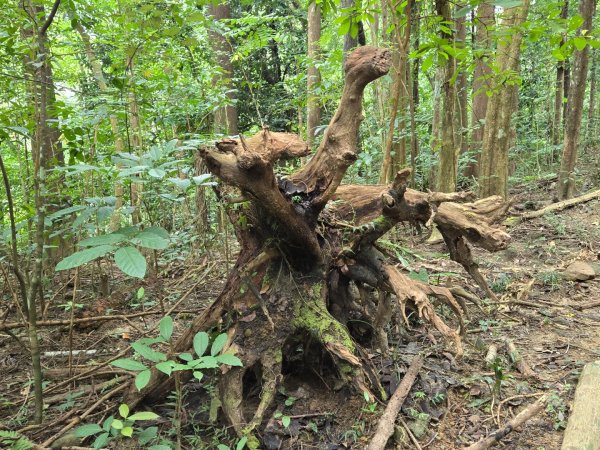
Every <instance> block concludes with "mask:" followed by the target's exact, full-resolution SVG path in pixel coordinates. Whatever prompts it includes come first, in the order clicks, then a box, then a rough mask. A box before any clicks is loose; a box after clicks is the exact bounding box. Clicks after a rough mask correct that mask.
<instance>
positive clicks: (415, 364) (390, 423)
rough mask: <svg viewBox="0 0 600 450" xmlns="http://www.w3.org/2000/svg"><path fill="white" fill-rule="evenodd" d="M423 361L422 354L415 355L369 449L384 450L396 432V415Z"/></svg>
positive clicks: (380, 420) (386, 409)
mask: <svg viewBox="0 0 600 450" xmlns="http://www.w3.org/2000/svg"><path fill="white" fill-rule="evenodd" d="M423 361H424V359H423V357H422V356H415V358H414V359H413V360H412V362H411V364H410V367H409V368H408V370H407V371H406V374H405V375H404V378H402V381H401V382H400V385H399V386H398V388H397V389H396V391H395V392H394V394H393V395H392V398H391V399H390V401H389V403H388V404H387V406H386V407H385V411H384V413H383V415H382V416H381V419H379V423H378V424H377V430H375V434H374V435H373V437H372V438H371V442H370V443H369V446H368V447H367V450H383V449H384V448H385V445H386V444H387V441H388V439H389V438H390V436H391V435H392V434H393V433H394V423H395V422H396V417H397V416H398V413H399V412H400V408H402V405H403V404H404V400H406V397H407V396H408V393H409V392H410V388H411V387H412V385H413V384H414V383H415V380H416V379H417V375H418V374H419V370H421V367H423Z"/></svg>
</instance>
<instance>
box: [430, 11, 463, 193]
mask: <svg viewBox="0 0 600 450" xmlns="http://www.w3.org/2000/svg"><path fill="white" fill-rule="evenodd" d="M435 9H436V13H437V15H438V16H440V17H441V18H442V20H443V21H444V22H445V23H446V24H448V23H449V22H451V21H452V15H451V13H450V3H449V1H448V0H436V2H435ZM440 34H441V37H442V39H445V40H446V42H447V44H448V45H450V46H453V45H454V32H453V31H451V30H445V31H444V30H443V31H442V32H441V33H440ZM443 61H444V63H443V65H442V67H443V70H444V80H443V84H442V106H441V146H440V162H439V169H438V173H437V190H438V191H440V192H454V191H455V190H456V165H457V164H456V163H457V153H458V152H457V149H458V148H457V145H456V142H455V133H454V129H455V127H454V110H455V108H454V102H455V101H456V87H455V85H454V71H455V66H454V64H455V58H454V57H453V56H452V55H448V58H447V59H446V60H443Z"/></svg>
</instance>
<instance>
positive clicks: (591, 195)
mask: <svg viewBox="0 0 600 450" xmlns="http://www.w3.org/2000/svg"><path fill="white" fill-rule="evenodd" d="M596 198H600V189H599V190H597V191H592V192H588V193H587V194H584V195H581V196H579V197H575V198H571V199H569V200H563V201H562V202H558V203H552V204H551V205H548V206H546V207H545V208H542V209H538V210H537V211H531V212H526V213H523V214H521V215H520V216H518V217H516V218H512V217H511V218H510V219H508V221H509V222H510V223H511V224H513V223H514V222H515V221H516V222H517V223H518V222H523V221H525V220H529V219H535V218H536V217H542V216H543V215H544V214H547V213H549V212H554V211H562V210H563V209H566V208H570V207H571V206H575V205H578V204H580V203H585V202H589V201H590V200H594V199H596Z"/></svg>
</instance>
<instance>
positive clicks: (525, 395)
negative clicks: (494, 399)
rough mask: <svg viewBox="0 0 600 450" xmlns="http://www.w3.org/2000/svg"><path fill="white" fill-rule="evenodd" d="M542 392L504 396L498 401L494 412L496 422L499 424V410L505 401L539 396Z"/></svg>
mask: <svg viewBox="0 0 600 450" xmlns="http://www.w3.org/2000/svg"><path fill="white" fill-rule="evenodd" d="M542 395H544V394H541V393H539V392H536V393H535V394H521V395H513V396H512V397H508V398H505V399H504V400H502V401H501V402H500V403H498V411H497V413H496V418H497V419H498V420H497V421H496V423H497V424H498V425H499V424H500V410H501V409H502V405H504V404H505V403H507V402H510V401H511V400H516V399H518V398H530V397H541V396H542Z"/></svg>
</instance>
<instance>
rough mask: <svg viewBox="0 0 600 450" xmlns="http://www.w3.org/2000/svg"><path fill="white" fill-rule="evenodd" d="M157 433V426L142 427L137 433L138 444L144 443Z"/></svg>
mask: <svg viewBox="0 0 600 450" xmlns="http://www.w3.org/2000/svg"><path fill="white" fill-rule="evenodd" d="M157 434H158V427H148V428H144V429H143V430H142V431H140V432H139V434H138V442H139V443H140V445H145V444H147V443H148V442H150V441H151V440H152V439H154V438H155V437H156V435H157Z"/></svg>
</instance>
